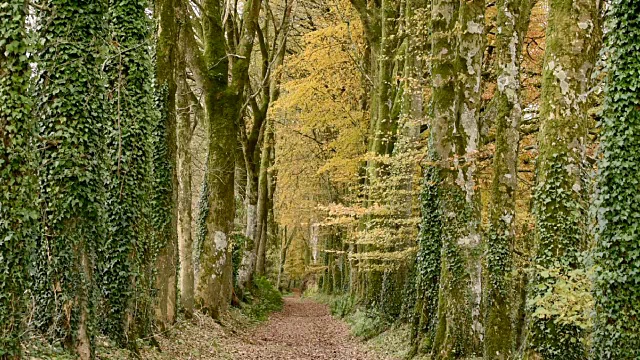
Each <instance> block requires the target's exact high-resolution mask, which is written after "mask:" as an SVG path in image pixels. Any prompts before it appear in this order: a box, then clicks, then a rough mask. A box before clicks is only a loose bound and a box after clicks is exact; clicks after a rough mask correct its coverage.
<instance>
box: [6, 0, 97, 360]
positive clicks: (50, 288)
mask: <svg viewBox="0 0 640 360" xmlns="http://www.w3.org/2000/svg"><path fill="white" fill-rule="evenodd" d="M47 5H48V6H49V7H50V8H52V9H55V12H52V13H50V12H46V13H43V14H40V15H42V17H43V21H46V24H47V26H44V23H42V24H39V26H38V29H39V31H40V32H39V33H38V36H39V39H40V40H41V46H42V47H41V48H40V49H41V51H40V53H39V54H38V61H39V62H38V72H37V80H36V81H37V83H36V94H37V98H38V101H37V103H38V108H37V109H36V114H37V115H36V116H37V127H36V129H37V131H38V136H39V139H41V141H42V143H41V144H40V145H39V146H38V148H39V149H40V153H39V159H38V161H39V164H38V178H39V185H40V189H39V191H40V202H39V203H40V205H41V214H42V231H43V236H42V237H41V238H40V239H39V243H38V248H37V255H36V256H37V260H36V261H35V266H36V270H35V271H36V278H37V280H36V282H35V283H36V286H37V287H38V288H37V289H36V290H35V291H34V293H35V295H36V302H37V304H38V309H37V311H36V312H35V314H36V323H37V324H39V325H40V328H41V329H42V330H44V331H51V332H49V334H52V335H53V337H55V338H57V339H58V340H62V341H61V342H62V344H63V345H64V346H65V348H67V349H68V350H69V351H71V352H72V353H73V354H74V355H75V356H77V357H78V358H79V359H82V360H85V359H90V358H92V356H93V340H92V339H93V335H94V329H95V319H94V306H95V303H96V302H95V297H94V294H95V292H94V290H95V287H94V286H95V279H94V276H93V274H94V268H95V264H94V259H95V257H96V249H97V248H98V246H99V244H100V243H101V240H102V239H104V238H103V236H104V235H103V234H104V226H103V219H102V218H101V210H100V206H101V205H102V204H103V203H104V201H105V198H104V195H103V194H104V187H103V179H104V174H105V173H104V171H105V168H104V166H103V165H104V154H103V152H102V149H103V148H104V145H105V143H104V139H105V134H104V133H103V129H105V128H106V125H107V124H106V123H105V117H104V115H103V111H104V110H103V109H104V96H103V95H104V89H105V86H104V83H103V82H102V76H101V66H102V64H103V63H104V61H105V59H104V58H103V57H102V54H104V51H103V50H104V48H103V44H104V41H103V40H102V39H105V38H106V37H107V34H106V31H105V30H106V29H105V26H104V25H105V24H104V17H105V10H106V3H105V2H103V1H71V2H69V1H59V0H52V1H50V2H49V3H48V4H47ZM2 26H5V25H4V23H3V25H2ZM3 71H4V69H3Z"/></svg>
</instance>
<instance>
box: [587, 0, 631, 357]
mask: <svg viewBox="0 0 640 360" xmlns="http://www.w3.org/2000/svg"><path fill="white" fill-rule="evenodd" d="M609 6H610V8H609V9H610V10H609V14H608V19H609V22H608V24H607V30H608V31H607V40H606V45H605V46H606V50H607V70H608V71H607V74H608V80H607V92H606V94H607V95H606V99H605V108H604V117H603V120H602V122H601V127H602V135H601V149H602V150H601V151H602V154H603V158H602V159H601V160H600V162H599V166H598V169H599V170H600V174H599V176H598V190H599V194H598V202H597V206H598V229H597V230H598V233H597V247H596V250H595V260H596V264H597V267H596V269H597V271H596V291H595V300H596V322H595V336H594V344H593V349H594V351H593V359H637V358H640V337H639V335H638V334H640V316H639V315H640V314H638V311H639V309H638V304H640V284H638V280H637V279H638V274H640V256H639V254H640V239H639V238H638V236H639V232H638V223H639V222H638V219H639V217H640V199H639V196H640V195H639V193H638V184H639V181H640V172H639V171H638V164H640V135H639V134H640V133H639V131H640V92H639V89H640V77H639V76H638V74H639V73H640V59H639V58H638V47H639V46H640V3H638V2H637V1H629V0H617V1H613V2H611V3H610V4H609Z"/></svg>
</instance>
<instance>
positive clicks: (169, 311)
mask: <svg viewBox="0 0 640 360" xmlns="http://www.w3.org/2000/svg"><path fill="white" fill-rule="evenodd" d="M177 5H178V3H177V0H159V1H157V3H156V9H155V10H156V17H157V19H158V23H159V30H158V35H157V36H158V40H157V41H158V43H157V44H156V81H157V91H158V93H157V97H158V98H159V99H158V105H159V110H160V120H159V121H158V122H157V124H156V126H155V128H154V136H155V139H154V150H153V151H154V154H153V176H154V180H153V181H154V186H153V191H154V194H153V199H152V208H153V214H154V219H153V227H154V232H155V240H154V241H155V243H156V246H157V247H158V249H159V252H158V256H157V260H156V267H157V276H156V288H157V289H158V295H157V304H156V318H157V320H158V321H159V322H160V325H161V326H166V325H168V324H172V323H173V322H174V321H175V319H176V315H177V301H178V299H177V296H178V291H177V290H178V289H177V286H178V233H177V221H178V212H177V211H178V208H177V206H178V205H177V204H178V176H177V166H176V156H177V155H176V154H177V141H176V136H177V135H176V87H177V84H176V81H175V68H176V61H177V45H178V42H177V39H178V29H177V24H176V7H177ZM167 210H169V211H167Z"/></svg>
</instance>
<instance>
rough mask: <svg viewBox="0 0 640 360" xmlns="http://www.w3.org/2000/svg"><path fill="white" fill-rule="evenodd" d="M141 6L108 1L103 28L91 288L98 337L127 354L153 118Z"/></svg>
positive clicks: (143, 5) (146, 25) (146, 30)
mask: <svg viewBox="0 0 640 360" xmlns="http://www.w3.org/2000/svg"><path fill="white" fill-rule="evenodd" d="M147 7H148V3H147V2H146V1H144V0H142V1H136V2H127V1H112V2H111V3H110V4H109V10H108V20H109V32H110V43H111V44H112V45H113V46H112V47H111V49H110V52H109V57H108V59H107V61H106V62H105V63H104V64H103V69H104V70H105V73H106V74H107V78H108V88H107V99H108V108H107V109H108V112H107V115H108V126H107V128H106V130H107V132H106V135H107V148H106V151H107V153H106V155H107V157H106V161H107V166H108V169H109V173H110V174H109V176H108V177H106V178H105V190H106V198H107V202H106V203H105V219H106V222H107V224H108V226H107V233H106V239H105V240H106V241H105V242H104V244H102V245H101V246H100V251H99V257H98V259H99V262H98V264H97V268H98V269H99V273H98V274H99V275H98V280H99V285H100V289H101V291H102V294H103V296H104V298H105V303H104V307H105V308H104V309H102V310H103V312H104V313H103V314H102V316H103V319H104V320H103V321H101V322H100V324H101V328H102V330H103V331H104V332H105V333H106V334H109V336H111V337H112V338H114V339H117V340H118V341H119V342H120V343H121V344H122V345H123V346H129V345H132V346H135V343H134V341H135V337H136V334H134V333H133V332H132V331H130V330H132V329H131V328H130V326H131V325H132V324H131V322H132V321H133V318H134V316H135V314H134V312H135V311H136V310H135V307H134V306H133V304H134V302H135V300H136V297H138V296H139V295H142V294H143V293H142V294H138V293H137V291H136V290H138V289H136V284H137V283H138V282H139V278H140V277H141V276H144V275H143V271H144V267H145V264H144V258H143V254H144V250H143V249H142V246H141V245H142V244H143V243H144V241H143V237H144V236H146V235H145V233H146V231H147V227H146V222H147V219H145V216H146V215H147V212H145V208H144V207H145V206H147V205H148V203H147V201H146V199H147V193H146V191H147V190H148V188H147V187H146V186H144V184H145V183H147V182H148V181H149V180H150V174H149V166H148V164H149V162H150V161H151V154H150V151H149V150H150V141H149V140H150V136H149V134H150V132H151V129H152V125H153V123H152V121H153V119H154V117H155V110H154V106H155V104H154V102H153V88H152V79H153V65H152V62H151V56H150V55H149V51H148V49H147V48H146V45H147V44H148V41H149V40H150V25H151V24H150V21H149V18H148V16H147V15H146V14H145V10H146V9H147Z"/></svg>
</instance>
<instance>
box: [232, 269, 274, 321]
mask: <svg viewBox="0 0 640 360" xmlns="http://www.w3.org/2000/svg"><path fill="white" fill-rule="evenodd" d="M245 300H246V303H245V304H243V305H242V306H241V309H242V310H241V311H242V313H243V314H244V315H246V316H247V317H248V318H250V319H252V320H256V321H266V320H267V319H268V318H269V314H270V313H272V312H274V311H280V310H282V306H283V305H284V301H283V300H282V294H280V291H278V289H276V288H275V287H274V286H273V284H271V282H270V281H269V280H267V279H266V278H265V277H257V278H255V279H254V280H253V286H252V288H251V289H250V291H248V292H247V293H246V294H245Z"/></svg>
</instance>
